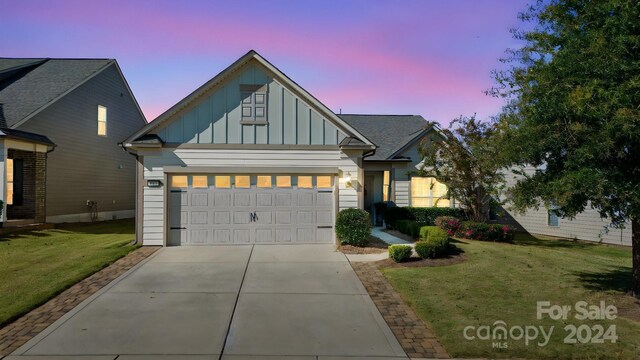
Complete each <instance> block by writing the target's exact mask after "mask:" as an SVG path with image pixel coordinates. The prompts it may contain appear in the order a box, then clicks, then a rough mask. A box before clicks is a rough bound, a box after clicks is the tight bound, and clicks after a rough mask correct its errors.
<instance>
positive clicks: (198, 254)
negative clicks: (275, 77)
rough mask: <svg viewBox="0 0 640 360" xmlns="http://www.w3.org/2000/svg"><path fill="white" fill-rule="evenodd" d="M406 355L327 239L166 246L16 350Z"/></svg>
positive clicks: (57, 354)
mask: <svg viewBox="0 0 640 360" xmlns="http://www.w3.org/2000/svg"><path fill="white" fill-rule="evenodd" d="M14 356H15V357H16V358H21V359H26V358H29V357H31V356H37V359H40V360H45V359H47V358H49V357H50V356H51V358H52V359H56V358H61V356H62V357H66V356H74V359H83V358H84V359H90V358H99V359H114V358H115V357H118V359H119V360H122V359H125V360H126V359H129V358H130V359H143V358H161V359H162V358H165V359H172V358H176V359H177V358H187V359H188V358H193V359H220V358H222V359H238V360H239V359H243V358H278V357H283V356H291V358H290V359H294V358H301V359H307V358H309V359H315V358H324V357H325V356H326V357H331V358H333V359H339V358H340V357H350V358H351V359H353V357H379V358H381V359H383V358H404V357H405V354H404V352H403V351H402V348H401V347H400V345H399V344H398V342H397V340H396V339H395V337H394V336H393V334H392V333H391V330H390V329H389V327H388V326H387V324H386V323H385V322H384V320H383V318H382V316H381V315H380V313H379V312H378V310H377V309H376V307H375V305H374V304H373V302H372V301H371V298H370V297H369V295H367V292H366V290H365V289H364V287H363V286H362V284H361V282H360V280H359V279H358V277H357V276H356V274H355V273H354V271H353V269H352V268H351V265H350V264H349V263H348V261H347V259H346V258H345V256H344V255H343V254H341V253H339V252H336V251H335V250H334V247H333V246H331V245H246V246H201V247H169V248H165V249H162V250H161V251H159V252H158V253H157V254H156V255H155V256H153V257H152V258H150V259H149V260H148V261H146V262H144V263H143V264H140V265H139V266H137V267H135V268H133V269H131V270H130V271H129V272H127V273H126V274H124V275H123V276H121V277H120V278H118V279H116V280H115V281H114V282H112V283H111V284H109V285H108V286H107V287H105V288H104V289H102V290H101V291H99V292H98V293H96V294H94V296H92V297H91V298H89V299H87V300H86V301H85V302H83V303H82V304H80V305H79V306H78V307H76V308H75V309H73V310H72V311H71V312H69V313H68V314H66V315H65V316H64V317H62V318H61V319H59V320H58V321H57V322H55V323H54V324H53V325H51V326H50V327H49V328H47V329H45V330H44V331H43V332H42V333H40V334H39V335H38V336H36V337H35V338H33V339H32V340H31V341H29V342H27V343H26V344H25V345H24V346H22V347H21V348H19V349H18V350H16V351H15V352H14V353H13V354H12V356H9V357H7V358H6V359H12V358H14Z"/></svg>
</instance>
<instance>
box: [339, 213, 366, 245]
mask: <svg viewBox="0 0 640 360" xmlns="http://www.w3.org/2000/svg"><path fill="white" fill-rule="evenodd" d="M336 235H337V236H338V238H339V239H340V242H341V243H342V244H347V245H354V246H365V245H367V243H368V242H369V236H370V235H371V218H370V217H369V213H368V212H366V211H364V210H361V209H344V210H342V211H340V212H339V213H338V216H337V218H336Z"/></svg>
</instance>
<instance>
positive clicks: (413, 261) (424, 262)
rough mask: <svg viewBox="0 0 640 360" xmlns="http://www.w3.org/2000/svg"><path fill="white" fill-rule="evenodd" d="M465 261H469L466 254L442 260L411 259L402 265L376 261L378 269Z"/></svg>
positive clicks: (452, 263) (386, 260) (444, 264)
mask: <svg viewBox="0 0 640 360" xmlns="http://www.w3.org/2000/svg"><path fill="white" fill-rule="evenodd" d="M465 261H467V256H466V255H465V254H464V253H460V254H456V255H450V256H448V257H446V258H440V259H420V258H415V257H412V258H411V259H409V261H407V262H402V263H397V262H395V261H393V260H391V259H384V260H380V261H376V262H375V264H376V266H377V267H378V268H412V267H428V266H447V265H455V264H460V263H463V262H465Z"/></svg>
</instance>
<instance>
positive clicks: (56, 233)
mask: <svg viewBox="0 0 640 360" xmlns="http://www.w3.org/2000/svg"><path fill="white" fill-rule="evenodd" d="M134 239H135V235H134V224H133V221H131V220H122V221H108V222H103V223H97V224H77V225H67V226H65V227H64V229H55V230H44V231H33V232H27V233H21V234H13V235H4V236H3V237H0V264H2V266H0V279H1V280H0V294H1V295H2V296H0V325H3V324H6V323H7V322H9V321H11V320H13V319H15V318H17V317H18V316H20V315H22V314H25V313H26V312H28V311H29V310H31V309H33V308H35V307H36V306H38V305H40V304H42V303H44V302H46V301H47V300H48V299H50V298H52V297H53V296H55V295H57V294H59V293H60V292H62V291H63V290H64V289H66V288H68V287H70V286H71V285H73V284H75V283H77V282H78V281H80V280H82V279H84V278H86V277H87V276H89V275H91V274H93V273H94V272H96V271H98V270H100V269H102V268H104V267H105V266H107V265H109V264H111V263H112V262H114V261H115V260H117V259H118V258H120V257H122V256H124V255H126V254H127V253H129V252H131V251H132V250H134V249H135V248H136V246H135V245H131V242H132V241H133V240H134Z"/></svg>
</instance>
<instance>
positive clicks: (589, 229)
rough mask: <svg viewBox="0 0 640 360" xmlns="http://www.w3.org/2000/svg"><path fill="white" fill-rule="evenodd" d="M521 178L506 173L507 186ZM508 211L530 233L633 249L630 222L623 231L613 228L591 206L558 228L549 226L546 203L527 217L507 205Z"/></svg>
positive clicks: (530, 170)
mask: <svg viewBox="0 0 640 360" xmlns="http://www.w3.org/2000/svg"><path fill="white" fill-rule="evenodd" d="M525 171H526V172H527V173H533V172H534V168H532V167H529V168H525ZM520 177H521V175H515V174H513V173H511V172H510V171H507V172H505V182H506V184H507V187H511V186H513V185H515V183H516V182H517V180H518V179H519V178H520ZM505 208H506V211H507V212H508V213H509V215H511V216H512V217H513V219H514V220H516V221H517V222H518V224H520V225H521V226H522V227H523V228H524V229H525V230H526V231H527V232H529V233H531V234H540V235H548V236H556V237H562V238H569V239H578V240H587V241H594V242H603V243H606V244H615V245H626V246H631V236H632V234H631V223H628V224H626V226H625V228H624V229H619V228H615V227H612V226H611V220H610V219H607V218H604V219H603V218H601V217H600V214H599V213H598V211H596V210H595V209H592V208H590V207H589V206H587V208H586V209H585V211H584V212H582V213H580V214H578V215H576V217H575V218H574V219H568V218H560V219H559V226H549V223H548V214H547V209H546V208H545V206H544V205H543V204H541V205H540V208H539V209H537V210H536V209H529V210H528V211H526V212H525V213H524V214H519V213H517V212H514V211H511V210H509V208H508V204H507V206H505Z"/></svg>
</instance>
